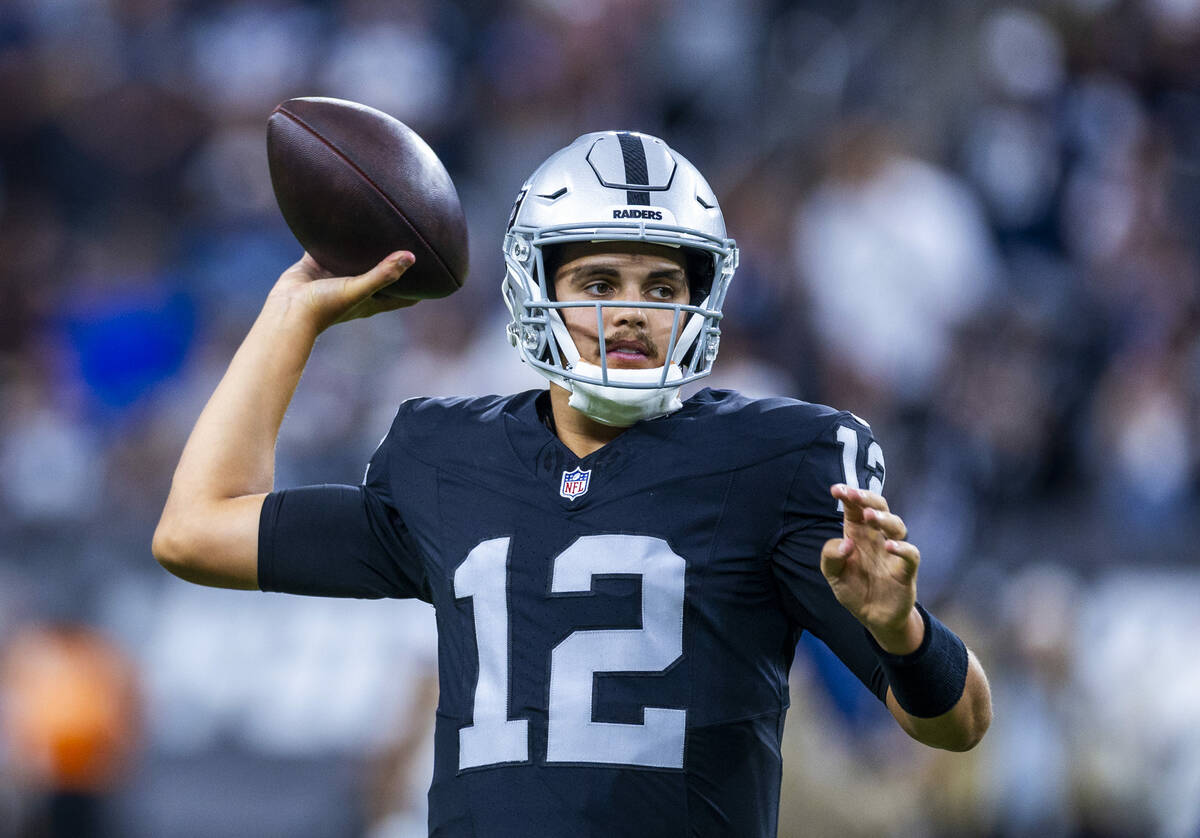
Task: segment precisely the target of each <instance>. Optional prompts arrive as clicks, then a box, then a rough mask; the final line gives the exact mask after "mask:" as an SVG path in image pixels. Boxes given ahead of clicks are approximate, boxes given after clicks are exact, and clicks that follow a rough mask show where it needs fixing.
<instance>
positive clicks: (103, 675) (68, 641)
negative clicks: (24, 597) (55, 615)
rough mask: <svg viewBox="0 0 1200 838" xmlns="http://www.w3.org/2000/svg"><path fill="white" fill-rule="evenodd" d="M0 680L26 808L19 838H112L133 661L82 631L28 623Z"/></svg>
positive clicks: (132, 718)
mask: <svg viewBox="0 0 1200 838" xmlns="http://www.w3.org/2000/svg"><path fill="white" fill-rule="evenodd" d="M0 674H2V676H3V677H2V678H0V684H3V693H2V699H3V704H2V706H3V710H4V713H3V722H4V724H3V730H4V734H5V741H6V742H7V745H8V762H9V765H10V769H11V770H12V772H13V773H14V775H15V779H16V781H17V783H19V784H20V785H21V786H23V787H24V788H25V789H27V791H28V793H29V794H30V795H31V796H32V799H33V801H34V802H33V803H32V804H31V806H30V807H29V812H28V814H27V816H26V817H27V818H28V822H27V823H26V826H25V829H24V830H22V831H20V832H19V833H18V834H25V835H30V836H34V835H45V836H47V838H79V836H85V835H86V836H94V838H103V836H106V835H115V834H116V833H115V832H113V830H112V828H111V825H110V822H109V819H108V816H107V814H106V812H105V809H104V800H105V797H106V796H107V795H108V794H110V793H111V792H113V791H114V790H115V789H116V788H117V787H118V786H119V784H120V783H121V782H122V781H123V780H124V779H125V778H126V777H127V775H128V771H129V767H130V765H129V763H130V761H131V759H132V758H133V756H134V753H135V752H136V750H137V748H138V746H139V738H140V727H141V726H140V719H139V716H140V707H139V702H140V699H139V696H138V689H137V684H136V681H137V676H136V673H135V671H134V668H133V664H132V662H131V661H130V660H129V659H128V658H127V657H126V656H125V654H124V653H123V652H122V651H121V650H120V649H119V648H117V647H116V646H115V645H113V644H112V643H111V642H109V641H108V640H106V639H104V638H103V637H102V636H101V635H100V634H98V633H97V632H96V631H94V630H93V629H91V628H90V627H88V626H84V625H70V624H59V625H45V626H31V627H29V628H26V629H25V630H23V631H22V632H21V633H19V634H18V635H17V636H16V637H14V638H12V640H11V641H10V642H9V643H8V644H7V647H6V648H5V650H4V655H3V661H2V665H0Z"/></svg>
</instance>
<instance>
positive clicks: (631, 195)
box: [617, 131, 650, 207]
mask: <svg viewBox="0 0 1200 838" xmlns="http://www.w3.org/2000/svg"><path fill="white" fill-rule="evenodd" d="M617 140H619V141H620V143H621V157H622V158H624V160H625V182H626V183H635V184H636V183H644V184H646V185H647V186H649V185H650V175H649V173H648V172H647V170H646V147H645V146H644V145H642V138H641V137H639V136H637V135H636V134H632V133H630V132H629V131H619V132H617ZM626 195H627V198H626V201H628V203H629V204H630V205H633V206H643V207H648V206H650V193H649V192H642V191H639V190H634V189H630V190H629V191H628V192H627V193H626Z"/></svg>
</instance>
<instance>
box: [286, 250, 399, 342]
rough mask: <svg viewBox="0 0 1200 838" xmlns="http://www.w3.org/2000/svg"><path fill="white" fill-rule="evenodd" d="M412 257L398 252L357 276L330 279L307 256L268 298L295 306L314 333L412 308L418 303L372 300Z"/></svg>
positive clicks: (397, 299) (292, 269)
mask: <svg viewBox="0 0 1200 838" xmlns="http://www.w3.org/2000/svg"><path fill="white" fill-rule="evenodd" d="M413 261H414V258H413V255H412V253H410V252H408V251H407V250H401V251H398V252H396V253H393V254H391V255H390V256H388V257H387V258H385V259H384V260H383V261H382V262H380V263H379V264H378V265H376V266H375V267H373V268H371V270H369V271H367V272H366V273H364V274H360V275H359V276H334V275H333V274H332V273H330V272H329V271H327V270H325V269H324V268H322V267H321V266H320V265H319V264H317V261H316V260H315V259H313V258H312V256H310V255H308V254H307V253H305V254H304V256H303V257H301V259H300V261H299V262H297V263H296V264H294V265H292V266H291V267H290V268H288V269H287V270H286V271H284V272H283V274H282V275H280V277H279V280H278V281H277V282H276V283H275V287H274V288H272V289H271V296H273V297H277V298H284V299H286V300H287V302H288V303H289V304H290V305H299V306H301V307H302V308H303V310H304V312H305V313H306V315H308V316H309V317H311V318H312V321H313V325H314V326H315V327H316V329H317V331H318V332H322V331H324V330H325V329H328V328H329V327H330V326H332V325H333V324H334V323H343V322H345V321H347V320H355V319H357V318H359V317H370V316H371V315H373V314H379V313H380V312H384V311H395V310H396V309H399V308H407V307H409V306H412V305H416V304H417V303H418V302H420V300H406V299H402V298H398V297H381V296H376V295H375V294H376V292H377V291H379V290H380V289H383V288H386V287H387V286H389V285H391V284H392V283H393V282H395V281H396V280H397V279H399V278H400V277H401V276H403V274H404V272H405V271H406V270H408V269H409V267H411V266H412V264H413Z"/></svg>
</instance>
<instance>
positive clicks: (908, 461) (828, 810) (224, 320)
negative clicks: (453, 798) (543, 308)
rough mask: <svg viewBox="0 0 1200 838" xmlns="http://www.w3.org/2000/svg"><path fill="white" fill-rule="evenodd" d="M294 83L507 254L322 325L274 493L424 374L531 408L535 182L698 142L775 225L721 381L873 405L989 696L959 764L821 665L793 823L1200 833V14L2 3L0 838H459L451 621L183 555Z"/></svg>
mask: <svg viewBox="0 0 1200 838" xmlns="http://www.w3.org/2000/svg"><path fill="white" fill-rule="evenodd" d="M298 95H332V96H338V97H342V98H349V99H355V100H359V101H362V102H365V103H367V104H370V105H373V106H375V107H378V108H381V109H383V110H385V111H388V112H390V113H392V114H394V115H396V116H397V117H399V118H401V119H402V120H404V121H406V122H408V123H409V124H410V125H412V126H413V127H414V128H416V129H417V130H418V131H419V132H420V133H421V134H422V135H423V136H425V137H426V138H427V139H428V140H429V141H430V143H431V144H432V145H433V146H434V147H435V149H436V150H437V151H438V153H439V154H440V155H441V156H442V158H443V160H444V161H445V162H446V164H447V167H448V168H449V170H450V171H451V173H452V175H453V176H454V178H455V180H456V183H457V185H458V187H459V191H460V194H461V196H462V198H463V201H464V204H465V207H466V211H467V214H468V218H469V221H470V225H471V236H472V264H473V269H472V272H471V276H470V279H469V281H468V284H467V287H466V288H465V289H464V290H463V291H462V292H461V293H459V294H457V295H456V296H455V297H453V298H452V299H448V300H444V301H439V302H434V303H426V304H422V305H420V306H418V307H417V308H415V309H412V310H410V311H405V312H402V313H399V314H397V315H391V316H385V317H381V318H377V319H376V320H373V321H370V322H363V323H357V324H355V325H352V326H350V327H339V328H337V329H335V330H334V331H333V332H331V333H329V334H328V335H326V336H325V337H323V338H322V340H321V342H320V344H319V345H318V348H317V351H316V353H315V355H314V358H313V361H312V364H311V365H310V368H309V370H308V372H307V374H306V377H305V379H304V381H303V382H302V384H301V387H300V392H299V393H298V396H297V400H296V403H295V405H294V407H293V409H292V410H291V412H290V415H289V417H288V419H287V421H286V422H285V425H284V429H283V435H282V439H281V442H280V446H279V466H278V482H279V485H296V484H302V483H310V482H339V481H340V482H356V481H357V480H358V479H359V477H360V475H361V471H362V467H363V464H364V463H365V462H366V459H367V458H368V456H369V454H370V452H371V451H372V449H373V448H374V446H375V443H376V442H377V441H378V438H379V437H380V435H381V434H382V433H383V431H384V430H385V429H386V427H387V424H388V421H389V420H390V417H391V415H392V412H393V411H394V408H395V405H396V404H397V402H398V401H399V400H400V399H402V398H404V397H407V396H410V395H441V394H457V393H463V394H466V393H484V392H497V391H502V392H507V391H510V390H514V389H519V388H524V387H527V386H539V384H540V383H541V379H539V378H537V377H536V376H533V375H531V374H530V373H528V371H525V370H523V369H522V368H521V367H520V366H519V365H518V363H517V360H516V358H515V356H514V355H513V354H512V353H511V351H510V350H509V349H508V348H507V347H506V344H505V341H504V337H503V331H502V323H503V319H502V305H501V303H500V300H499V297H498V293H497V292H498V286H499V280H500V276H501V273H500V272H501V260H500V258H499V255H498V248H499V243H500V239H501V235H502V231H503V225H504V222H505V220H506V218H507V216H508V210H509V206H510V203H511V201H512V199H513V197H514V195H515V193H516V191H517V190H518V188H519V187H520V185H521V182H522V179H523V178H524V177H525V176H526V175H527V174H528V173H529V172H530V171H531V170H532V168H533V167H534V166H535V165H536V164H537V163H538V162H540V160H541V159H542V158H543V157H545V156H546V155H547V154H548V153H549V152H551V151H552V150H554V149H557V148H559V147H560V146H562V145H564V144H566V143H567V142H568V141H570V140H571V139H573V138H574V137H575V136H577V135H578V134H580V133H583V132H584V131H588V130H594V129H597V128H633V129H640V130H645V131H648V132H650V133H655V134H659V135H662V136H664V137H666V138H667V139H668V141H669V142H670V143H671V144H672V145H673V146H674V147H675V148H677V149H679V150H680V151H681V152H682V153H683V154H685V155H686V156H688V157H689V158H690V159H691V160H692V161H693V162H695V163H696V164H697V165H698V166H699V167H700V168H701V170H702V171H704V172H705V173H706V174H707V175H708V177H709V179H710V181H711V182H712V184H713V186H714V188H715V189H716V191H717V194H718V195H719V196H720V197H721V200H722V204H723V207H724V209H725V211H726V217H727V221H728V224H729V228H730V231H731V233H732V234H733V235H735V236H736V237H737V239H738V241H739V243H740V244H741V246H742V251H743V265H742V268H741V270H740V272H739V274H738V276H737V278H736V280H735V282H734V286H733V288H732V293H731V294H730V297H729V302H728V305H727V311H726V313H727V319H726V323H727V328H726V330H725V333H726V338H725V340H724V342H723V344H722V355H721V359H720V361H719V363H718V364H717V369H718V374H716V375H714V377H713V379H712V383H713V385H714V386H733V387H737V388H739V389H742V390H744V391H747V392H749V393H752V394H767V393H780V394H788V395H795V396H799V397H802V398H804V399H807V400H810V401H822V402H828V403H832V404H835V405H838V406H839V407H844V408H848V409H851V410H853V411H855V412H856V413H858V414H859V415H862V416H865V417H867V419H868V420H869V421H871V423H872V424H873V426H874V429H875V431H876V434H877V436H878V437H879V438H880V439H881V441H882V442H883V445H884V449H885V452H886V454H887V458H888V465H889V475H890V479H889V481H888V494H889V496H890V498H891V500H892V505H893V507H895V508H896V509H897V510H898V511H900V512H901V513H902V514H903V515H904V516H905V517H906V519H907V520H908V522H909V524H910V528H911V531H912V532H913V534H914V536H913V538H914V540H915V541H916V542H917V543H918V544H919V545H920V546H921V547H922V549H923V553H924V562H923V564H922V572H921V585H922V592H923V599H924V600H925V601H926V602H928V603H930V604H931V605H933V606H934V607H935V608H936V609H937V610H938V612H939V613H941V614H943V615H944V616H945V617H946V619H947V620H948V621H949V622H950V623H952V624H953V625H954V626H955V627H956V628H958V629H959V630H960V632H961V633H962V634H963V635H964V636H965V637H966V638H967V639H968V641H969V642H970V643H971V644H972V645H973V646H974V647H975V648H976V649H977V650H978V652H979V654H980V657H981V658H982V659H983V661H984V663H985V665H986V667H987V669H988V671H989V673H990V675H991V678H992V683H993V688H994V692H995V700H996V719H995V723H994V725H993V728H992V731H991V733H990V734H989V736H988V738H987V739H986V740H985V741H984V743H983V744H982V745H981V746H980V747H979V748H978V749H976V750H975V751H974V752H972V753H970V754H967V755H946V754H940V753H935V752H932V751H928V750H924V749H922V748H920V747H919V746H916V745H914V744H912V743H910V742H908V741H907V740H906V739H905V737H904V736H903V734H901V733H900V732H899V731H898V730H896V729H894V726H892V725H891V722H890V720H889V719H888V718H887V717H886V716H885V714H884V712H883V711H882V709H881V708H880V707H879V706H878V705H877V704H876V703H875V702H874V701H873V700H872V699H870V698H869V697H867V695H866V693H865V692H864V691H862V690H861V689H859V688H858V687H857V686H856V685H855V684H853V683H848V681H847V678H848V676H847V675H846V673H845V671H844V670H842V669H841V668H840V664H837V663H836V662H831V661H830V659H829V655H828V653H827V652H826V651H825V650H824V649H823V648H822V647H820V646H819V645H815V644H810V643H808V642H805V643H802V645H801V648H800V650H799V652H798V656H797V664H796V667H795V673H794V678H793V709H792V712H791V714H790V715H789V720H788V733H787V740H786V743H785V746H786V761H787V772H786V775H785V781H784V797H783V806H782V818H781V824H780V834H781V835H784V836H791V835H801V834H803V835H809V836H820V835H839V836H855V835H862V836H867V835H872V836H874V835H896V836H909V835H914V836H916V835H944V836H950V835H997V836H1025V835H1038V836H1058V835H1064V836H1083V835H1088V836H1124V835H1164V836H1196V835H1200V667H1198V666H1197V665H1196V660H1197V656H1196V652H1195V644H1196V638H1197V637H1200V607H1197V603H1198V602H1200V565H1198V563H1197V555H1198V549H1200V548H1198V546H1197V545H1198V544H1200V503H1198V501H1200V480H1198V478H1200V445H1198V444H1197V441H1196V440H1197V439H1198V438H1200V434H1198V431H1200V404H1198V396H1200V386H1198V385H1200V307H1198V304H1197V295H1198V282H1197V279H1198V277H1200V265H1198V261H1197V260H1198V257H1200V253H1198V249H1197V247H1198V244H1200V2H1198V0H1045V1H1044V2H1040V3H1015V2H1014V3H1001V2H987V1H986V0H924V2H915V0H907V1H901V0H825V2H811V3H788V2H782V1H781V0H663V1H662V2H650V0H524V1H523V2H515V1H514V2H488V1H487V0H460V2H434V0H404V2H383V1H382V0H378V1H376V0H347V1H346V2H341V3H337V2H302V1H301V0H257V2H250V1H249V0H226V1H225V2H198V0H196V1H193V2H188V0H5V2H4V3H3V4H0V254H3V256H2V259H0V648H2V650H3V651H2V661H3V663H2V665H0V678H2V680H0V710H2V718H3V726H2V727H0V731H2V732H0V838H15V837H16V836H21V837H22V838H25V837H26V836H39V835H73V836H81V838H88V837H89V836H93V835H94V836H101V835H109V836H128V837H129V838H140V837H141V836H145V838H176V836H180V837H183V836H186V837H187V838H192V837H193V836H194V838H225V836H229V838H234V836H251V835H252V836H289V838H306V837H307V836H312V838H328V837H329V836H371V838H408V836H414V835H422V834H424V832H423V812H422V806H423V801H422V797H423V793H424V784H425V783H426V782H427V777H428V774H429V765H428V762H429V759H430V757H429V751H428V743H427V742H426V741H425V739H424V736H425V732H426V731H427V729H428V727H429V726H430V724H431V722H432V713H431V707H432V702H433V701H434V700H435V690H436V687H435V686H431V680H430V679H431V677H432V673H433V671H434V669H433V668H434V665H435V660H434V651H433V645H432V644H433V632H432V626H431V614H430V610H429V609H428V607H427V606H424V605H422V604H419V603H388V602H384V603H377V602H338V601H320V600H305V599H298V598H286V597H278V596H267V595H262V594H250V593H233V592H223V591H211V590H205V589H201V588H196V587H191V586H188V585H186V584H185V583H183V582H180V581H177V580H175V579H173V578H171V577H169V576H168V575H167V574H166V573H165V572H164V571H162V570H160V569H159V567H158V566H157V565H156V564H155V562H154V560H153V558H152V557H151V555H150V552H149V543H150V534H151V531H152V529H153V526H154V523H155V521H156V518H157V515H158V512H159V510H160V507H161V504H162V501H163V499H164V498H165V494H166V491H167V487H168V484H169V480H170V476H171V471H172V468H173V465H174V463H175V460H176V458H177V456H178V453H179V451H180V449H181V446H182V444H183V441H184V439H185V437H186V434H187V431H188V429H189V428H190V425H191V423H192V421H193V420H194V418H195V416H196V415H197V413H198V411H199V409H200V407H201V405H202V404H203V402H204V400H205V398H206V397H207V395H208V394H209V392H210V391H211V389H212V387H213V386H214V384H215V382H216V380H217V378H218V377H219V375H220V374H221V372H222V370H223V368H224V366H225V364H226V363H227V362H228V360H229V358H230V357H231V355H232V353H233V350H234V348H235V347H236V345H237V343H238V342H239V340H240V338H241V336H242V335H243V334H244V332H245V330H246V329H247V327H248V326H249V324H250V322H251V320H252V318H253V317H254V315H255V313H256V311H257V308H258V305H259V304H260V302H261V300H262V298H263V297H264V295H265V294H266V291H267V289H268V288H269V287H270V284H271V282H272V281H273V280H274V278H275V277H276V276H277V275H278V274H279V272H280V271H281V270H282V269H283V268H284V267H286V266H287V265H289V264H290V263H291V262H293V261H294V260H295V259H296V258H297V257H298V255H299V251H298V247H297V246H296V244H295V242H294V241H293V240H292V239H291V237H290V235H289V233H288V231H287V229H286V228H285V227H284V226H283V223H282V221H281V219H280V217H279V215H278V212H277V210H276V208H275V206H274V202H273V198H272V195H271V190H270V184H269V182H268V178H267V167H266V159H265V147H264V126H265V120H266V116H267V114H268V113H269V112H270V110H271V108H272V107H273V106H274V105H275V104H276V103H277V102H279V101H282V100H283V99H286V98H289V97H292V96H298ZM89 824H90V825H89Z"/></svg>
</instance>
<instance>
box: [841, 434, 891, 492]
mask: <svg viewBox="0 0 1200 838" xmlns="http://www.w3.org/2000/svg"><path fill="white" fill-rule="evenodd" d="M837 441H838V444H839V445H841V446H842V475H843V476H844V477H845V481H844V482H845V484H846V485H847V486H849V487H850V488H851V489H861V488H862V486H860V485H858V432H857V431H855V430H854V428H851V427H849V426H847V425H838V429H837ZM867 468H868V469H869V470H870V476H869V477H868V478H867V491H868V492H878V493H882V492H883V477H882V475H883V468H884V466H883V449H882V448H880V447H879V443H878V442H876V441H875V440H871V444H870V445H868V446H867ZM845 508H846V507H845V504H843V503H842V502H841V501H840V500H839V501H838V502H837V511H838V512H844V511H845Z"/></svg>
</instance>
